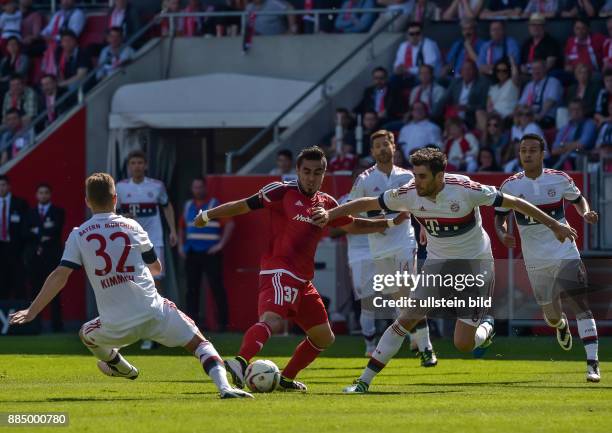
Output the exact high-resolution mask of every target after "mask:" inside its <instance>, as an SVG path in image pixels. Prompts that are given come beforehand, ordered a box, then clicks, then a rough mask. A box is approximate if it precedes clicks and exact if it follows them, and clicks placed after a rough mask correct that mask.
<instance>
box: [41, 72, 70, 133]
mask: <svg viewBox="0 0 612 433" xmlns="http://www.w3.org/2000/svg"><path fill="white" fill-rule="evenodd" d="M40 88H41V90H42V92H41V95H40V98H39V100H38V111H39V112H41V113H42V112H44V111H46V112H47V118H46V120H45V122H44V126H45V127H47V126H49V125H51V124H52V123H53V122H55V119H57V118H58V117H59V116H61V115H62V114H63V113H64V112H65V111H66V110H67V109H68V105H69V102H68V101H65V102H62V103H59V104H58V100H59V99H60V98H61V97H62V96H63V95H64V93H66V91H65V90H63V89H60V88H59V87H58V86H57V78H56V77H55V75H44V76H43V77H42V79H41V80H40Z"/></svg>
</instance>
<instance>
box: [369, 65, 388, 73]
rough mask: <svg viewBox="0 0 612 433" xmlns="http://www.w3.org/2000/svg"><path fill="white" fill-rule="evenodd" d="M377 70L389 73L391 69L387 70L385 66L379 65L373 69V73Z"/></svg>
mask: <svg viewBox="0 0 612 433" xmlns="http://www.w3.org/2000/svg"><path fill="white" fill-rule="evenodd" d="M376 72H384V73H385V75H389V71H387V70H386V69H385V68H383V67H382V66H377V67H375V68H374V69H372V75H374V74H375V73H376Z"/></svg>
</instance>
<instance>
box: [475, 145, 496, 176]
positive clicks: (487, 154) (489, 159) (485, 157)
mask: <svg viewBox="0 0 612 433" xmlns="http://www.w3.org/2000/svg"><path fill="white" fill-rule="evenodd" d="M478 171H480V172H491V171H502V169H501V167H500V166H499V165H498V164H497V159H496V158H495V153H494V152H493V150H492V149H490V148H488V147H483V148H481V149H480V150H479V151H478Z"/></svg>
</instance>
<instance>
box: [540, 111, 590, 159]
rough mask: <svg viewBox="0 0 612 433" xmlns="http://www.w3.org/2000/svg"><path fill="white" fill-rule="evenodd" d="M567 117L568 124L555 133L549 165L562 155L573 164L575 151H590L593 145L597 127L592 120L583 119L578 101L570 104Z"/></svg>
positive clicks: (582, 112)
mask: <svg viewBox="0 0 612 433" xmlns="http://www.w3.org/2000/svg"><path fill="white" fill-rule="evenodd" d="M569 116H570V121H569V123H568V124H567V125H565V126H564V127H563V128H561V129H559V131H558V132H557V137H556V138H555V142H554V143H553V145H552V148H551V150H550V154H551V158H550V163H552V162H554V161H556V160H557V159H558V158H559V157H561V155H564V154H570V157H569V158H568V159H567V161H571V162H572V163H573V162H574V159H575V152H576V151H590V150H591V149H592V148H593V146H594V145H595V139H596V138H597V126H596V125H595V122H594V121H593V119H588V118H585V117H584V108H583V105H582V101H581V100H580V99H574V100H573V101H571V102H570V104H569Z"/></svg>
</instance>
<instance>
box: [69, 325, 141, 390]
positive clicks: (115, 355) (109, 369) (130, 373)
mask: <svg viewBox="0 0 612 433" xmlns="http://www.w3.org/2000/svg"><path fill="white" fill-rule="evenodd" d="M99 328H100V321H99V320H98V319H94V320H92V321H90V322H87V323H85V324H84V325H83V326H82V327H81V329H80V331H79V337H80V338H81V341H82V342H83V344H84V345H85V347H87V348H88V349H89V351H90V352H91V353H92V354H93V355H94V356H95V357H96V358H98V369H99V370H100V371H101V372H102V373H103V374H105V375H107V376H112V377H124V378H126V379H131V380H134V379H136V378H137V377H138V369H137V368H136V367H134V366H133V365H132V364H130V363H129V362H128V361H127V360H126V359H125V358H124V357H123V356H121V354H120V353H119V350H117V349H115V348H109V347H101V346H98V345H97V344H95V343H93V342H92V341H91V340H89V339H88V338H87V334H89V333H91V332H94V331H95V330H96V329H99Z"/></svg>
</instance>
